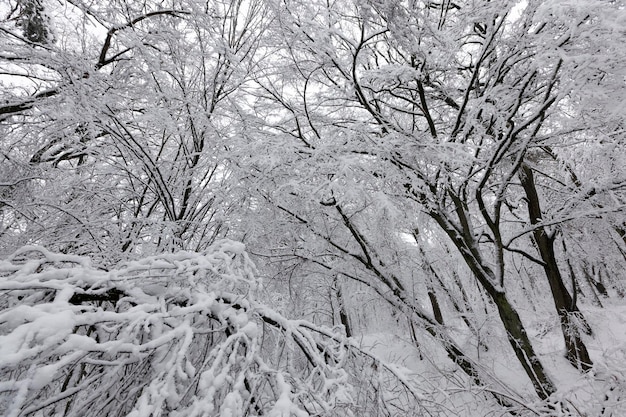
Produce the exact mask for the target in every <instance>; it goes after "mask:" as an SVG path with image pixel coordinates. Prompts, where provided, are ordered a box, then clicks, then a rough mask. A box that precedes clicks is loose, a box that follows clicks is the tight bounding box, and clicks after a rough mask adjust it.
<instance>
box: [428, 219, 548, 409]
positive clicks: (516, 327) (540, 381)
mask: <svg viewBox="0 0 626 417" xmlns="http://www.w3.org/2000/svg"><path fill="white" fill-rule="evenodd" d="M429 214H430V216H431V217H432V218H433V219H434V220H435V221H437V223H438V224H439V225H440V226H441V227H442V228H443V229H444V231H445V232H446V234H447V235H448V236H449V237H450V238H451V239H452V241H453V242H454V244H455V246H456V247H457V249H458V250H459V252H460V254H461V256H462V257H463V259H464V260H465V262H466V264H467V266H468V267H469V268H470V270H471V271H472V273H473V274H474V276H475V277H476V279H477V281H478V282H479V283H480V285H481V286H482V288H483V289H484V290H485V291H486V293H487V294H488V295H489V297H490V298H491V300H492V301H493V302H494V303H495V304H496V306H497V308H498V314H499V316H500V319H501V321H502V324H503V326H504V329H505V330H506V332H507V337H508V340H509V343H510V345H511V347H512V348H513V351H514V352H515V356H516V357H517V359H518V360H519V362H520V364H521V365H522V367H523V368H524V371H525V372H526V375H527V376H528V378H529V379H530V380H531V382H532V384H533V387H534V389H535V392H536V393H537V395H538V396H539V398H541V399H542V400H545V399H547V398H548V397H549V396H550V395H551V394H553V393H554V392H555V391H556V388H555V386H554V384H553V383H552V381H551V380H550V377H549V376H548V375H547V374H546V372H545V369H544V367H543V365H542V364H541V361H540V360H539V357H538V356H537V354H536V353H535V350H534V348H533V345H532V343H531V341H530V339H529V338H528V334H527V333H526V329H525V328H524V324H523V323H522V320H521V319H520V316H519V314H517V311H516V310H515V308H514V307H513V305H512V304H511V303H510V302H509V299H508V298H507V296H506V293H505V292H504V289H503V288H499V287H497V286H496V284H495V283H496V279H495V275H494V273H493V271H492V270H491V269H490V268H489V267H488V266H487V265H485V264H484V262H483V261H482V259H481V257H480V254H479V249H478V248H477V247H476V246H475V245H473V242H467V241H466V239H465V238H464V237H463V235H461V234H460V233H459V231H458V230H457V229H456V228H455V227H454V226H453V225H452V223H451V222H450V220H449V219H448V218H447V217H446V216H445V215H444V214H443V213H441V212H438V211H436V212H435V211H433V212H430V213H429Z"/></svg>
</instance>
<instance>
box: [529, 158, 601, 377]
mask: <svg viewBox="0 0 626 417" xmlns="http://www.w3.org/2000/svg"><path fill="white" fill-rule="evenodd" d="M519 177H520V180H521V183H522V187H523V188H524V192H525V193H526V198H527V200H528V201H527V204H528V215H529V218H530V222H531V224H532V225H539V224H540V223H541V221H542V213H541V206H540V203H539V196H538V194H537V188H536V186H535V180H534V176H533V172H532V170H531V169H530V167H529V166H528V165H525V164H524V165H522V167H521V171H520V175H519ZM533 238H534V240H535V243H536V244H537V248H538V250H539V254H540V256H541V260H542V261H543V269H544V272H545V274H546V278H547V280H548V283H549V285H550V291H551V292H552V299H553V301H554V306H555V307H556V311H557V313H558V315H559V319H560V321H561V329H562V331H563V337H564V339H565V350H566V357H567V360H568V361H569V362H570V363H571V364H572V365H573V366H575V367H576V368H582V369H583V370H585V371H587V370H589V369H591V367H592V366H593V362H592V361H591V359H590V357H589V352H588V351H587V347H586V346H585V343H584V342H583V340H582V338H581V336H580V330H579V328H578V325H577V323H576V322H577V321H578V320H577V319H580V320H583V321H584V317H583V316H582V313H581V312H580V310H578V307H577V306H576V301H575V299H574V298H573V297H572V296H571V295H570V293H569V291H568V290H567V287H566V286H565V283H564V282H563V277H562V276H561V272H560V270H559V267H558V264H557V262H556V256H555V253H554V234H549V233H547V232H546V230H545V228H544V227H537V228H535V229H534V231H533ZM575 290H576V289H575V288H574V289H573V291H575Z"/></svg>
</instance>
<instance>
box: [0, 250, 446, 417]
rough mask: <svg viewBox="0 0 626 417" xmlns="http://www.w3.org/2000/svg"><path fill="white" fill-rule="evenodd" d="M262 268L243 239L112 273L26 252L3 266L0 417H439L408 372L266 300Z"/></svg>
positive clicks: (74, 259)
mask: <svg viewBox="0 0 626 417" xmlns="http://www.w3.org/2000/svg"><path fill="white" fill-rule="evenodd" d="M254 271H255V270H254V265H253V264H252V263H251V261H250V260H249V258H248V257H247V255H246V253H245V251H244V247H243V245H242V244H240V243H236V242H232V241H222V242H219V243H217V244H216V245H214V246H213V247H211V248H210V249H209V250H207V251H206V252H205V253H190V252H179V253H175V254H163V255H158V256H153V257H148V258H145V259H142V260H139V261H135V262H129V263H127V264H125V265H122V266H119V267H116V268H115V269H111V270H103V269H98V268H95V267H93V266H92V265H91V264H90V261H89V259H88V258H85V257H78V256H73V255H66V254H57V253H51V252H49V251H47V250H46V249H44V248H41V247H35V246H29V247H24V248H21V249H20V250H18V251H17V252H15V253H14V254H12V255H11V256H10V257H8V259H6V260H3V261H0V414H1V415H4V416H8V417H17V416H30V415H34V416H43V415H54V416H133V417H142V416H146V417H147V416H172V417H174V416H180V417H182V416H185V417H194V416H217V415H219V416H244V415H248V416H255V415H264V416H267V415H269V416H290V415H295V416H307V415H320V414H323V415H345V416H356V415H359V416H367V415H378V414H379V412H381V407H384V409H385V410H386V411H385V412H386V413H389V414H390V415H422V412H423V411H424V408H423V407H426V408H431V409H433V410H434V408H433V407H432V406H431V405H429V403H428V401H425V400H424V399H423V397H424V396H423V395H422V394H419V393H418V389H417V387H416V386H415V384H413V383H412V382H411V381H410V380H409V378H407V377H406V375H404V374H403V371H402V370H401V369H398V368H396V367H392V366H389V365H386V364H385V363H383V362H381V361H379V360H378V359H376V358H375V357H374V356H372V355H368V354H367V353H365V352H362V351H360V350H359V349H358V348H357V347H356V346H355V345H354V344H352V343H351V342H349V341H348V340H347V339H346V338H345V337H344V336H342V335H341V333H340V332H338V331H333V330H331V329H327V328H322V327H317V326H315V325H313V324H311V323H309V322H306V321H302V320H297V321H296V320H288V319H286V318H285V317H283V316H282V315H280V314H278V313H276V312H275V311H273V310H272V309H271V308H269V307H267V306H264V305H263V304H262V303H260V302H259V301H258V300H257V297H256V293H257V290H258V287H259V284H260V283H259V281H258V280H257V279H256V278H255V275H254ZM373 375H376V377H375V378H374V377H373ZM383 381H384V385H381V382H383ZM435 408H436V407H435ZM436 414H438V413H436Z"/></svg>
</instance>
